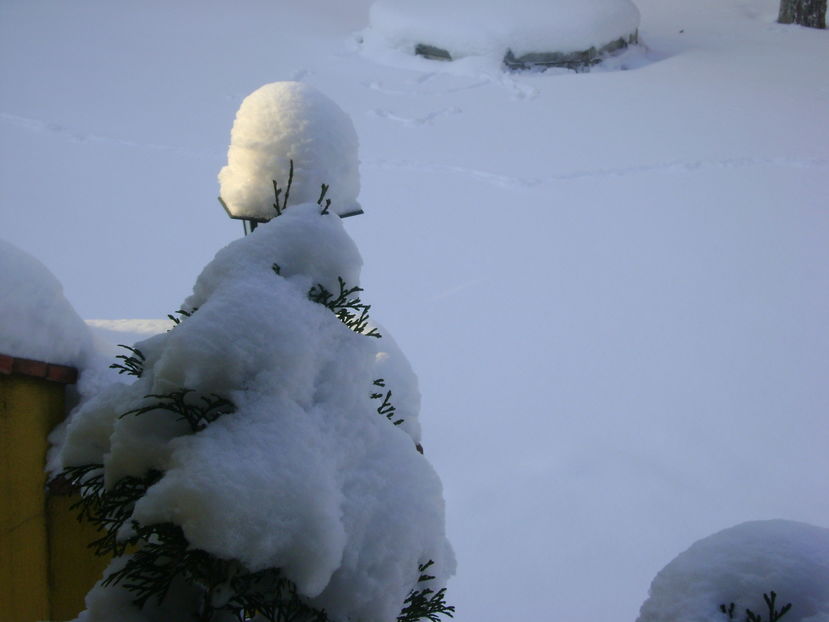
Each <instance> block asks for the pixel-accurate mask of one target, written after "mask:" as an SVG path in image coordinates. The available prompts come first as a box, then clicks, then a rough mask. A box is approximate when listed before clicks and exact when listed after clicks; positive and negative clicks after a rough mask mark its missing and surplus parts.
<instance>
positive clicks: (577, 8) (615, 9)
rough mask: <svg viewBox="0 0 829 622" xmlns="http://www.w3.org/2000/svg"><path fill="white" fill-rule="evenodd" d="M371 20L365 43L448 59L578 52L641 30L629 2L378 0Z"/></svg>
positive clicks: (595, 0)
mask: <svg viewBox="0 0 829 622" xmlns="http://www.w3.org/2000/svg"><path fill="white" fill-rule="evenodd" d="M369 15H370V22H369V23H370V28H369V30H368V31H367V32H366V36H367V37H369V38H374V37H379V38H380V39H382V40H384V41H385V43H386V44H387V45H389V46H390V47H394V48H398V49H402V50H406V51H409V52H413V51H414V48H415V46H416V45H417V44H419V43H423V44H428V45H432V46H436V47H438V48H442V49H444V50H447V51H448V52H449V53H450V54H451V56H452V58H460V57H463V56H485V55H492V54H495V55H497V56H498V57H499V58H500V57H503V55H504V54H505V53H506V52H507V50H512V52H513V53H514V54H515V55H516V56H521V55H523V54H528V53H532V52H564V53H566V52H577V51H582V50H587V49H589V48H591V47H596V48H600V47H602V46H604V45H606V44H608V43H610V42H611V41H615V40H617V39H619V38H621V37H624V38H626V39H627V37H628V36H629V35H631V34H633V33H635V32H636V30H637V29H638V28H639V10H638V9H637V8H636V6H635V5H634V4H633V3H632V2H630V0H555V1H551V0H524V1H523V2H521V3H520V4H519V3H516V2H514V1H511V0H488V1H487V2H480V1H478V0H422V1H420V2H411V1H409V0H379V1H378V2H375V3H374V4H373V5H372V7H371V12H370V14H369Z"/></svg>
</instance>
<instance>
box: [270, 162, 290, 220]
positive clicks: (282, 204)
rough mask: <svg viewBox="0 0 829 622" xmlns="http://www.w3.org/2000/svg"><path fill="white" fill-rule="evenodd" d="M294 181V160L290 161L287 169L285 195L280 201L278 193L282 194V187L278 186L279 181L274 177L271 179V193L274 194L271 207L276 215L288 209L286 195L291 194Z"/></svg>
mask: <svg viewBox="0 0 829 622" xmlns="http://www.w3.org/2000/svg"><path fill="white" fill-rule="evenodd" d="M293 183H294V161H293V160H291V161H290V169H289V170H288V185H287V186H285V196H284V197H282V200H281V201H280V198H279V195H281V194H282V188H280V187H279V183H278V182H277V181H276V180H275V179H274V180H273V194H274V204H273V208H274V209H275V210H276V215H277V216H281V215H282V212H284V211H285V210H286V209H288V197H290V196H291V186H292V185H293Z"/></svg>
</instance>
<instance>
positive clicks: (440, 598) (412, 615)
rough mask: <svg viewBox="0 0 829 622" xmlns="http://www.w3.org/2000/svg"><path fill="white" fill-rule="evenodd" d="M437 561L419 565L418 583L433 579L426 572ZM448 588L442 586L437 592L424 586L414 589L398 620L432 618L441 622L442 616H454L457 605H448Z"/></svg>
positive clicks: (432, 620)
mask: <svg viewBox="0 0 829 622" xmlns="http://www.w3.org/2000/svg"><path fill="white" fill-rule="evenodd" d="M434 563H435V562H433V561H432V560H429V561H428V562H426V563H425V564H421V565H420V566H418V572H420V577H419V578H418V580H417V582H418V583H423V582H424V581H431V580H432V579H434V577H433V576H431V575H429V574H427V573H426V570H428V569H429V567H430V566H432V565H433V564H434ZM445 594H446V588H445V587H444V588H441V589H439V590H438V591H437V592H435V591H434V590H432V589H429V588H424V589H422V590H418V589H414V590H412V591H411V592H410V593H409V596H408V597H407V598H406V600H405V601H404V602H403V610H402V611H401V612H400V615H399V616H397V622H418V621H419V620H431V622H440V616H442V615H445V616H447V617H450V618H452V617H454V613H455V607H454V606H453V605H447V604H446V599H445Z"/></svg>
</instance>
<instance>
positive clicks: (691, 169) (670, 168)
mask: <svg viewBox="0 0 829 622" xmlns="http://www.w3.org/2000/svg"><path fill="white" fill-rule="evenodd" d="M362 166H364V167H368V168H379V169H387V170H410V171H417V172H419V173H426V174H434V173H449V174H458V175H462V176H465V177H470V178H473V179H476V180H480V181H482V182H485V183H488V184H491V185H493V186H497V187H499V188H507V189H512V190H521V189H524V190H526V189H529V188H533V187H536V186H540V185H544V184H554V183H556V182H563V181H578V180H582V179H606V178H610V177H629V176H635V175H647V174H651V173H657V174H658V173H679V174H687V173H695V172H697V171H701V170H704V169H734V168H755V167H762V166H771V167H781V168H824V167H829V158H792V157H769V158H728V159H722V160H696V161H688V162H665V163H661V164H649V165H642V166H631V167H626V168H605V169H594V170H584V171H574V172H571V173H561V174H556V175H549V176H544V177H518V176H513V175H502V174H499V173H492V172H490V171H483V170H480V169H475V168H470V167H465V166H456V165H452V164H428V163H422V162H412V161H407V160H368V161H363V162H362Z"/></svg>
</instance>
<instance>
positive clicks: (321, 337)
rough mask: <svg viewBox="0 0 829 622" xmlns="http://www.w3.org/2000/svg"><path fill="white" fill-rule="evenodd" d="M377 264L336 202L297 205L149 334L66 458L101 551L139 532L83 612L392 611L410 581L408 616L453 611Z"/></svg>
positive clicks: (362, 615)
mask: <svg viewBox="0 0 829 622" xmlns="http://www.w3.org/2000/svg"><path fill="white" fill-rule="evenodd" d="M360 266H361V259H360V256H359V253H358V251H357V249H356V247H355V245H354V243H353V242H352V241H351V239H350V238H349V236H348V235H347V234H346V233H345V230H344V228H343V225H342V222H341V220H340V219H339V218H338V217H337V216H336V215H334V214H333V213H330V214H323V213H322V209H321V208H320V206H318V205H317V204H316V203H308V204H302V205H294V206H291V207H289V208H288V209H287V210H286V211H285V212H284V213H283V214H282V215H281V216H280V217H278V218H276V219H274V220H273V221H271V222H270V223H267V224H264V225H262V226H260V227H259V228H258V229H257V230H256V231H255V232H254V233H253V234H252V235H250V236H248V237H246V238H244V239H241V240H238V241H236V242H234V243H232V244H230V245H229V246H228V247H227V248H225V249H223V250H222V251H220V252H219V253H218V254H217V255H216V257H215V259H214V260H213V261H212V262H211V263H210V264H209V265H208V266H207V267H206V268H205V269H204V271H203V272H202V274H201V276H200V277H199V278H198V280H197V282H196V284H195V287H194V290H193V294H192V295H191V296H190V297H189V298H187V300H186V301H185V303H184V306H183V309H182V321H181V323H180V324H178V325H177V326H176V327H175V328H174V329H172V330H171V331H169V332H167V333H165V334H162V335H159V336H156V337H153V338H151V339H148V340H146V341H144V342H140V343H138V344H137V345H136V347H135V353H134V355H133V356H132V357H131V358H130V359H129V360H127V361H125V364H124V367H125V369H126V371H128V372H129V373H132V374H133V375H135V376H136V380H135V382H134V383H132V384H118V385H114V386H112V387H111V388H110V389H109V390H107V391H105V392H102V393H101V394H99V395H98V396H96V397H95V398H94V399H92V400H90V401H89V402H87V403H86V404H85V405H84V406H83V407H82V408H81V409H80V410H79V411H78V412H77V413H76V414H75V416H74V419H73V421H72V422H71V423H70V426H69V429H68V435H67V440H66V443H65V445H64V446H63V449H62V454H61V456H62V461H63V465H64V466H65V467H66V469H67V470H66V471H65V473H66V475H67V476H68V477H69V478H71V479H72V480H73V481H75V482H77V483H78V484H79V485H81V487H82V488H83V490H84V493H85V499H86V502H85V504H84V506H83V510H84V512H85V514H84V517H85V518H87V519H91V520H93V521H95V522H97V523H98V525H99V526H101V527H102V528H103V529H104V532H103V537H102V539H101V540H100V541H99V542H98V549H99V552H101V553H113V554H116V555H123V554H125V553H126V551H127V548H126V547H128V546H130V547H137V550H135V551H134V552H131V553H129V554H126V556H125V557H122V558H120V559H117V560H116V561H115V562H114V565H113V566H112V568H111V569H110V571H109V579H108V580H107V581H104V583H103V584H99V585H98V586H97V587H96V588H95V589H94V590H93V592H92V593H91V594H90V595H89V597H88V599H87V605H88V610H87V611H86V612H85V613H84V614H82V616H81V617H80V618H79V619H80V620H85V621H89V622H91V621H98V620H101V621H104V620H115V619H119V620H124V619H130V620H133V619H134V620H162V619H163V620H169V619H173V618H172V617H171V616H179V617H178V618H176V619H186V615H190V614H195V615H197V616H201V617H198V618H197V619H199V620H221V619H225V618H224V617H222V616H232V615H236V614H237V613H238V612H241V611H242V610H244V609H248V610H256V611H257V612H258V615H259V616H260V617H259V618H256V619H263V620H265V619H266V620H272V619H277V617H275V616H277V613H278V612H280V611H281V612H283V613H284V612H285V611H289V612H296V611H299V612H300V614H301V615H304V616H308V618H307V619H320V620H321V619H325V617H324V615H323V614H320V613H319V612H321V611H324V612H325V615H327V616H328V619H332V620H362V621H364V622H372V621H376V622H380V621H384V622H388V621H390V620H395V619H397V618H398V616H399V615H401V609H404V608H405V607H407V606H408V605H404V601H405V600H406V598H407V597H409V596H414V597H415V598H417V599H419V602H418V603H417V607H419V611H418V612H414V610H412V609H410V610H409V611H408V612H404V613H403V614H402V615H403V616H404V619H417V618H419V617H420V616H421V615H425V612H427V611H429V610H430V608H431V609H432V610H434V611H435V612H437V611H440V610H444V611H446V609H445V606H444V605H443V604H442V592H440V591H439V590H440V588H442V586H443V585H444V583H445V580H446V578H447V577H448V576H449V575H450V574H451V573H452V572H453V570H454V559H453V555H452V552H451V549H450V547H449V545H448V543H447V541H446V537H445V533H444V511H443V499H442V491H441V485H440V481H439V480H438V478H437V476H436V475H435V473H434V471H433V470H432V468H431V467H430V465H429V463H428V462H427V461H426V460H425V458H424V457H423V456H422V455H421V454H420V453H418V451H417V449H416V445H417V442H418V440H419V439H418V437H417V434H418V433H419V432H418V430H419V428H418V426H417V422H416V421H414V419H416V414H417V413H416V410H415V409H416V405H415V407H414V408H412V407H411V405H409V406H408V407H407V406H402V404H401V406H400V407H399V408H396V410H395V409H392V410H391V411H389V406H394V404H395V402H396V401H397V400H398V398H399V397H401V395H402V394H398V393H397V392H396V391H395V387H394V386H392V384H391V383H392V375H391V374H386V373H385V372H386V371H387V370H388V368H389V366H391V367H393V368H394V369H393V371H394V372H395V373H396V374H397V377H398V378H404V384H407V385H408V387H409V388H408V389H407V390H408V391H411V387H412V386H413V382H414V381H413V379H412V378H408V379H406V376H407V374H408V373H410V372H408V371H407V366H406V365H405V364H402V365H395V364H394V363H393V360H392V359H394V358H396V357H397V356H399V353H398V352H397V350H396V348H394V346H393V344H391V347H390V348H385V347H384V340H385V338H384V337H381V336H380V337H378V336H377V334H378V331H377V329H375V328H372V327H371V326H370V325H369V324H368V320H369V318H368V316H367V311H368V307H367V306H365V305H364V304H363V303H362V302H361V300H360V299H359V290H355V289H353V288H354V286H356V285H357V284H358V283H359V271H360ZM371 335H373V336H371ZM381 373H382V374H384V375H385V378H384V377H383V376H380V375H379V374H381ZM381 378H383V380H382V381H381V380H380V379H381ZM378 381H379V382H378ZM381 385H385V386H383V387H382V389H378V387H380V386H381ZM389 390H390V391H391V393H389V392H388V391H389ZM373 398H374V399H373ZM390 413H391V414H390ZM403 417H405V418H407V419H410V420H409V421H407V422H405V423H403V424H400V425H395V423H397V421H398V419H400V418H403ZM407 424H408V425H407ZM430 562H433V563H432V564H431V565H429V564H430ZM427 565H429V566H428V568H427ZM421 575H426V576H434V577H435V578H433V579H424V580H422V581H420V582H419V581H418V579H419V578H421ZM107 583H109V584H110V586H109V587H106V584H107ZM426 589H428V590H433V591H432V592H425V591H424V590H426ZM435 596H438V598H437V599H435ZM430 598H431V599H433V600H432V601H431V602H430ZM131 602H132V603H137V604H139V605H142V606H143V609H142V610H140V611H139V609H138V608H136V607H132V608H130V607H129V603H131ZM409 604H411V603H409ZM124 607H128V609H129V614H128V615H126V614H125V615H122V613H121V609H122V608H124ZM116 612H117V615H116ZM274 612H277V613H274ZM407 615H408V617H406V616H407ZM129 616H132V617H129ZM315 616H316V617H315ZM319 616H322V617H319ZM229 619H235V618H229ZM302 619H306V618H302Z"/></svg>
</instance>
